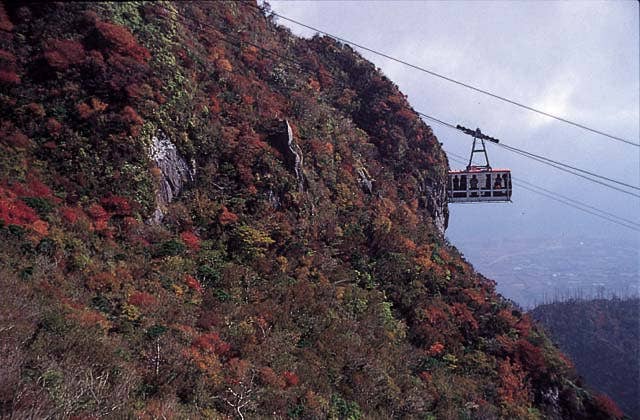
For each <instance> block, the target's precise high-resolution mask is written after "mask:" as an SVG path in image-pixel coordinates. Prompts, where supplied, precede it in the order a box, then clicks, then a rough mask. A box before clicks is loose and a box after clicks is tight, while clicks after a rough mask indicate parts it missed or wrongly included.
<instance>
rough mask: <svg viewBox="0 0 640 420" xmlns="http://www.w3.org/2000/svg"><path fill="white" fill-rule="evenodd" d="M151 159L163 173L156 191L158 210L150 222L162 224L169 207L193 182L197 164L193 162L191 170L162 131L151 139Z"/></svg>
mask: <svg viewBox="0 0 640 420" xmlns="http://www.w3.org/2000/svg"><path fill="white" fill-rule="evenodd" d="M149 157H150V158H151V160H153V161H154V162H155V164H156V166H157V167H158V169H160V173H161V178H160V184H159V186H158V189H157V190H156V209H155V211H154V213H153V216H152V218H151V220H150V222H151V223H160V222H162V219H163V218H164V212H165V211H166V209H167V205H168V204H169V203H171V202H172V201H173V199H174V198H175V197H176V196H177V195H178V194H180V191H182V189H183V187H184V185H185V184H186V183H187V182H191V181H193V178H194V176H195V162H192V168H189V165H188V164H187V162H186V161H185V160H184V159H183V158H182V157H181V156H180V154H179V153H178V150H177V148H176V146H175V144H173V143H172V142H171V140H170V139H169V138H168V137H167V135H166V134H164V132H162V130H158V131H157V132H156V134H155V135H154V136H153V137H152V138H151V148H150V149H149Z"/></svg>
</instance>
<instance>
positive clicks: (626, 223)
mask: <svg viewBox="0 0 640 420" xmlns="http://www.w3.org/2000/svg"><path fill="white" fill-rule="evenodd" d="M447 154H448V155H452V156H457V155H455V154H454V153H447ZM461 158H462V156H459V158H456V157H452V158H451V160H453V161H456V162H458V163H466V162H465V161H464V160H463V159H461ZM512 180H513V183H514V184H515V185H518V186H519V187H520V188H522V189H524V190H527V191H530V192H532V193H534V194H538V195H541V196H544V197H546V198H549V199H551V200H554V201H558V202H560V203H562V204H564V205H566V206H569V207H572V208H574V209H577V210H580V211H582V212H584V213H588V214H591V215H593V216H596V217H599V218H601V219H604V220H607V221H609V222H611V223H615V224H617V225H619V226H623V227H626V228H627V229H631V230H634V231H637V232H640V224H638V223H636V222H634V221H632V220H628V219H625V218H623V217H620V216H617V215H615V214H613V213H609V212H607V211H604V210H601V209H599V208H597V207H593V206H590V205H588V204H585V203H582V202H580V201H577V200H574V199H572V198H569V197H566V196H563V195H561V194H558V193H555V192H553V191H550V190H547V189H545V188H542V187H538V186H536V185H534V184H532V183H530V182H527V181H524V180H522V179H519V178H512ZM526 184H528V185H531V186H533V187H534V188H537V189H538V190H541V191H538V190H536V189H534V188H531V187H529V186H527V185H526Z"/></svg>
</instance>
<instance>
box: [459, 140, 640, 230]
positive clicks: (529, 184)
mask: <svg viewBox="0 0 640 420" xmlns="http://www.w3.org/2000/svg"><path fill="white" fill-rule="evenodd" d="M447 155H450V156H453V158H452V160H454V161H456V162H458V163H465V160H464V157H463V156H460V155H458V154H456V153H453V152H447ZM512 179H515V180H516V181H517V182H518V183H520V184H526V185H528V186H529V187H530V188H537V189H539V190H541V191H543V192H545V193H548V194H552V195H554V196H557V197H559V198H562V199H563V200H566V201H569V202H571V203H573V204H575V205H578V206H584V207H587V208H589V209H591V210H594V211H597V212H600V213H603V214H606V215H607V216H610V217H613V218H616V219H619V220H620V221H622V222H624V223H628V224H631V225H634V226H636V227H638V228H640V223H637V222H634V221H633V220H629V219H625V218H624V217H620V216H618V215H616V214H613V213H609V212H608V211H605V210H602V209H600V208H598V207H594V206H591V205H589V204H586V203H583V202H582V201H578V200H574V199H572V198H570V197H567V196H565V195H562V194H558V193H557V192H555V191H551V190H548V189H546V188H543V187H541V186H539V185H536V184H534V183H532V182H529V181H526V180H524V179H522V178H520V177H517V178H513V177H512ZM521 186H523V187H525V186H524V185H521Z"/></svg>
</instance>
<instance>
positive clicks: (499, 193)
mask: <svg viewBox="0 0 640 420" xmlns="http://www.w3.org/2000/svg"><path fill="white" fill-rule="evenodd" d="M500 190H502V177H501V176H500V174H497V175H496V181H495V183H494V184H493V196H494V197H498V196H502V195H504V192H502V191H500Z"/></svg>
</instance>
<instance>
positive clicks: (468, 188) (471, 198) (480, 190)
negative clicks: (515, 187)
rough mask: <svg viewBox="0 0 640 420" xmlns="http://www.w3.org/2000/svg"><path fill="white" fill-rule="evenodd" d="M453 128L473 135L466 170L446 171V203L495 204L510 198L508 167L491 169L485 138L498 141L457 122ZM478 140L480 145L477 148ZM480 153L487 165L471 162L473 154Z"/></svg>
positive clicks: (509, 172)
mask: <svg viewBox="0 0 640 420" xmlns="http://www.w3.org/2000/svg"><path fill="white" fill-rule="evenodd" d="M456 128H458V130H461V131H463V132H465V133H466V134H469V135H470V136H473V146H471V156H470V157H469V164H468V165H467V168H466V169H465V170H457V171H449V180H448V181H449V182H448V183H447V199H448V201H449V203H487V202H489V203H496V202H498V203H499V202H510V201H511V170H509V169H493V168H492V167H491V165H489V156H488V155H487V149H486V147H485V144H484V141H485V140H488V141H492V142H494V143H498V142H499V140H498V139H495V138H493V137H489V136H487V135H485V134H483V133H482V132H481V131H480V129H479V128H476V129H475V130H471V129H469V128H466V127H462V126H461V125H458V126H457V127H456ZM478 140H480V142H479V143H480V145H481V146H480V147H478V148H476V145H477V144H478ZM475 153H483V154H484V159H485V162H486V164H485V165H472V161H473V155H474V154H475Z"/></svg>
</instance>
